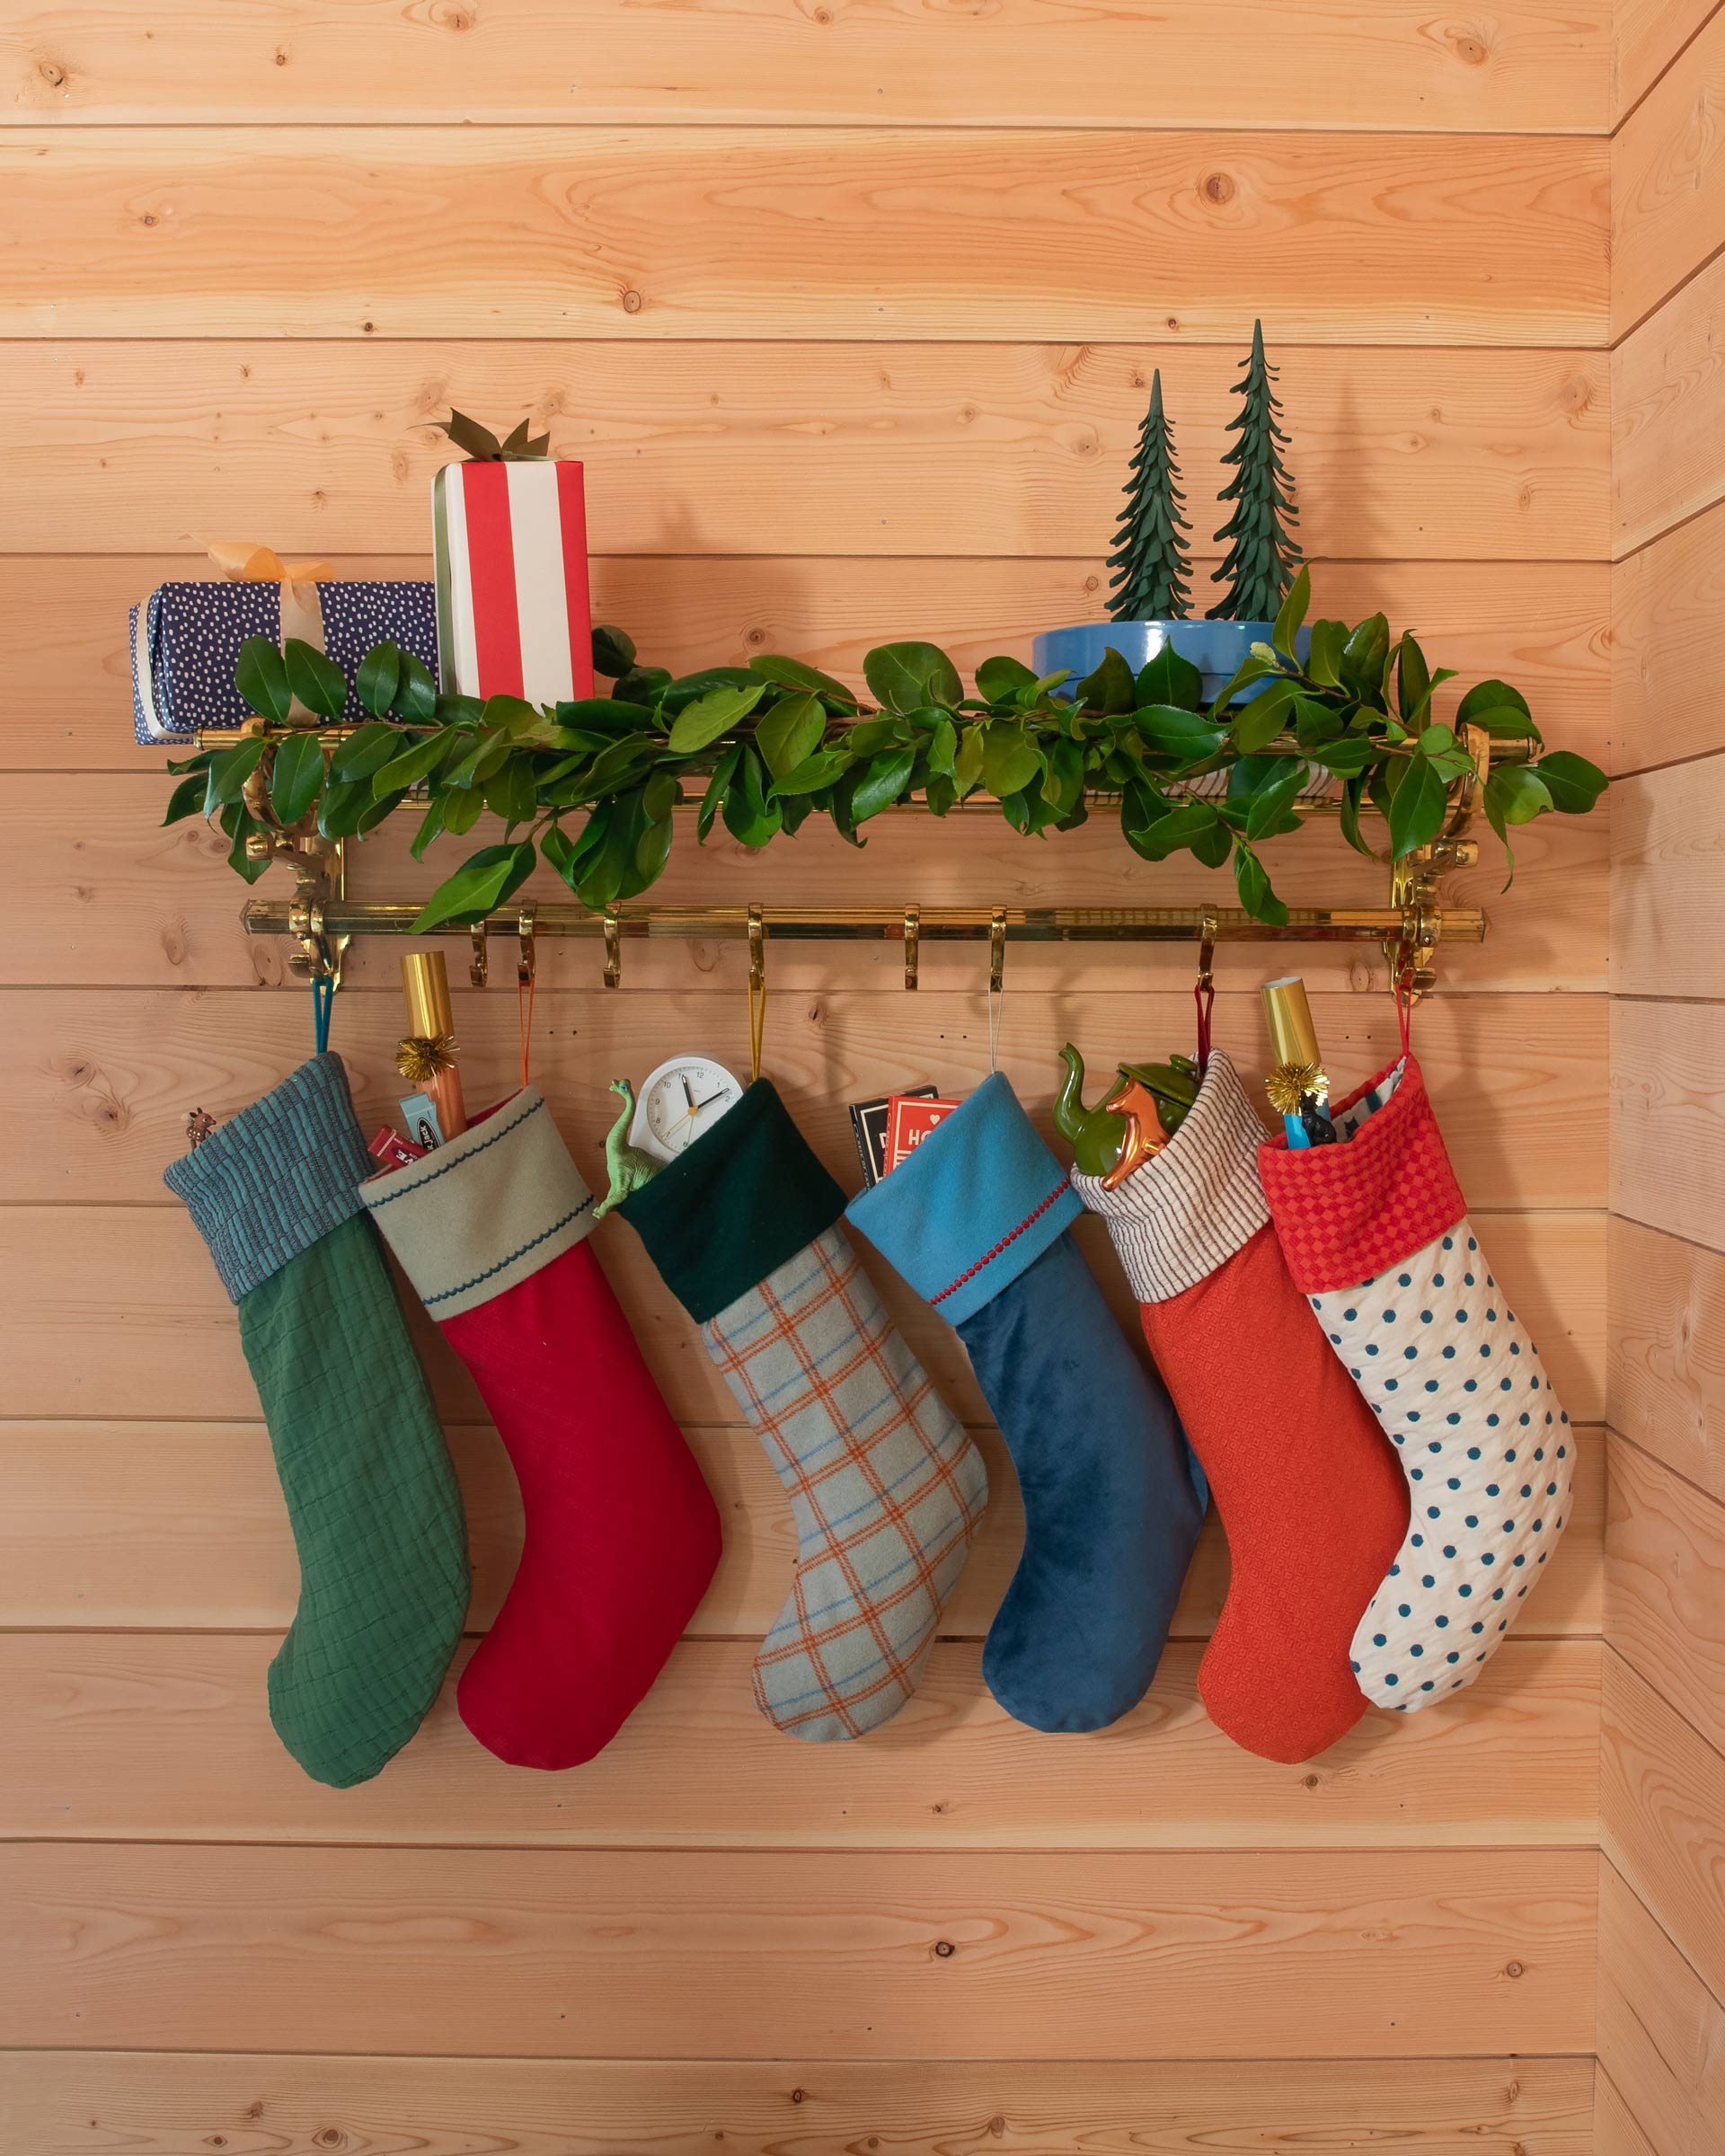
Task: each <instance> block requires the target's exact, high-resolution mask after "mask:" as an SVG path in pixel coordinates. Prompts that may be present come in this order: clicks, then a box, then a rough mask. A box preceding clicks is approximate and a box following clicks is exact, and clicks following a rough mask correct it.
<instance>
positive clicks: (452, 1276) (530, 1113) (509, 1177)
mask: <svg viewBox="0 0 1725 2156" xmlns="http://www.w3.org/2000/svg"><path fill="white" fill-rule="evenodd" d="M360 1196H361V1197H362V1198H363V1200H364V1202H365V1206H366V1210H367V1212H368V1213H369V1214H370V1215H371V1217H372V1219H373V1220H374V1221H376V1224H377V1226H378V1228H379V1230H380V1231H381V1233H382V1234H383V1238H384V1241H385V1242H386V1243H388V1245H389V1247H390V1249H391V1250H393V1251H394V1254H395V1259H396V1262H397V1263H398V1264H399V1265H400V1267H401V1268H402V1270H403V1272H404V1273H405V1274H406V1275H407V1277H408V1278H409V1279H410V1280H411V1282H412V1283H413V1289H414V1293H415V1294H417V1295H418V1296H419V1298H420V1302H421V1303H424V1304H425V1307H426V1308H427V1310H429V1312H430V1313H431V1315H432V1316H433V1317H434V1318H436V1319H438V1321H445V1320H447V1319H449V1318H458V1317H460V1315H461V1314H462V1312H464V1311H468V1310H476V1309H477V1308H478V1307H479V1305H480V1304H481V1303H489V1302H490V1301H491V1298H492V1296H493V1295H500V1294H503V1292H504V1290H505V1289H506V1288H511V1287H514V1286H516V1285H517V1282H519V1281H522V1280H526V1279H527V1278H529V1277H531V1276H532V1275H533V1274H535V1273H536V1272H537V1271H538V1270H539V1268H541V1267H542V1266H546V1265H549V1264H550V1263H551V1261H552V1259H553V1258H559V1257H561V1256H562V1253H563V1252H564V1251H565V1250H572V1249H573V1248H574V1247H575V1245H576V1244H577V1243H578V1242H581V1241H585V1240H586V1238H587V1237H588V1236H589V1235H590V1234H591V1233H593V1193H592V1192H591V1191H590V1190H589V1189H588V1187H587V1184H586V1183H585V1181H584V1180H582V1177H581V1173H580V1171H579V1169H578V1168H577V1167H576V1165H575V1163H574V1162H573V1161H572V1160H571V1159H570V1157H569V1148H568V1146H567V1145H565V1144H564V1143H563V1141H562V1137H561V1135H559V1133H558V1129H557V1126H556V1125H555V1124H554V1123H553V1121H552V1119H551V1110H550V1109H548V1108H547V1107H546V1106H545V1102H544V1095H543V1094H542V1093H540V1092H539V1091H538V1090H537V1089H536V1088H535V1087H534V1086H527V1087H526V1088H525V1089H524V1090H523V1091H520V1092H518V1093H516V1094H514V1095H512V1096H511V1098H510V1099H509V1100H505V1101H504V1102H503V1103H502V1105H501V1106H500V1107H499V1108H496V1109H492V1110H491V1113H490V1114H489V1115H487V1116H483V1117H482V1118H480V1120H479V1121H478V1122H476V1123H470V1124H469V1125H468V1127H467V1128H466V1129H465V1130H464V1131H463V1132H462V1134H461V1135H460V1136H459V1137H458V1138H451V1139H450V1140H449V1142H448V1144H447V1145H439V1146H438V1147H436V1148H435V1149H434V1150H433V1151H432V1152H430V1153H427V1154H426V1156H425V1158H424V1159H423V1160H422V1161H415V1162H412V1163H411V1166H409V1167H406V1168H393V1169H390V1170H388V1171H386V1172H385V1173H384V1174H382V1175H375V1176H373V1177H372V1179H371V1180H370V1181H369V1182H368V1183H367V1185H366V1187H365V1188H364V1190H363V1191H362V1192H361V1193H360Z"/></svg>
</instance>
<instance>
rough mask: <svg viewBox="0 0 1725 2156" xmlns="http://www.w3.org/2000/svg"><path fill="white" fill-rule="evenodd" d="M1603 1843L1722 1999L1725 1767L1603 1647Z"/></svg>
mask: <svg viewBox="0 0 1725 2156" xmlns="http://www.w3.org/2000/svg"><path fill="white" fill-rule="evenodd" d="M1599 1805H1600V1844H1601V1847H1602V1848H1603V1849H1604V1851H1605V1853H1606V1856H1607V1857H1608V1858H1609V1859H1610V1860H1611V1862H1612V1863H1613V1864H1614V1865H1615V1866H1616V1868H1617V1869H1618V1870H1619V1871H1620V1872H1622V1874H1623V1878H1624V1879H1625V1880H1626V1881H1627V1882H1628V1884H1629V1885H1630V1886H1632V1887H1633V1889H1634V1890H1635V1892H1636V1894H1637V1895H1639V1896H1640V1897H1641V1901H1642V1902H1643V1903H1644V1904H1646V1906H1647V1907H1648V1908H1649V1909H1650V1910H1651V1911H1654V1912H1655V1913H1657V1915H1658V1918H1659V1923H1660V1924H1661V1925H1662V1926H1663V1928H1664V1930H1665V1931H1667V1932H1668V1934H1669V1936H1670V1938H1671V1940H1672V1943H1673V1944H1674V1945H1675V1946H1676V1948H1677V1949H1678V1951H1679V1952H1680V1953H1681V1954H1682V1955H1683V1956H1684V1957H1685V1959H1686V1960H1687V1961H1688V1962H1689V1963H1690V1964H1691V1965H1692V1966H1694V1970H1695V1973H1696V1975H1698V1976H1700V1978H1701V1980H1702V1982H1703V1984H1706V1986H1707V1988H1708V1990H1709V1991H1711V1992H1712V1994H1713V1997H1714V1998H1715V1999H1721V1998H1725V1895H1721V1888H1720V1882H1721V1878H1725V1760H1722V1759H1721V1756H1720V1754H1718V1753H1717V1752H1716V1751H1715V1750H1714V1749H1713V1747H1712V1745H1710V1744H1709V1743H1708V1742H1707V1740H1706V1738H1705V1737H1703V1736H1701V1735H1700V1734H1699V1733H1698V1732H1697V1731H1696V1730H1695V1729H1694V1727H1692V1726H1691V1725H1690V1724H1689V1723H1688V1722H1687V1721H1685V1719H1684V1718H1683V1716H1682V1715H1681V1714H1679V1713H1678V1712H1677V1710H1676V1708H1675V1707H1673V1706H1671V1705H1670V1704H1669V1703H1668V1701H1666V1700H1665V1699H1663V1698H1662V1697H1661V1696H1660V1694H1659V1692H1656V1691H1655V1690H1654V1689H1653V1687H1652V1685H1650V1683H1648V1681H1647V1680H1646V1678H1645V1677H1643V1676H1641V1674H1640V1673H1639V1672H1638V1671H1636V1670H1634V1669H1632V1668H1631V1666H1630V1665H1629V1664H1628V1663H1627V1662H1626V1661H1624V1660H1623V1657H1621V1656H1620V1655H1619V1654H1617V1653H1616V1652H1615V1651H1614V1648H1612V1647H1611V1646H1610V1644H1609V1643H1607V1648H1606V1660H1605V1669H1604V1693H1603V1711H1602V1719H1601V1754H1600V1789H1599Z"/></svg>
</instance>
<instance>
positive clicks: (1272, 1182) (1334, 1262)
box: [1258, 1056, 1467, 1295]
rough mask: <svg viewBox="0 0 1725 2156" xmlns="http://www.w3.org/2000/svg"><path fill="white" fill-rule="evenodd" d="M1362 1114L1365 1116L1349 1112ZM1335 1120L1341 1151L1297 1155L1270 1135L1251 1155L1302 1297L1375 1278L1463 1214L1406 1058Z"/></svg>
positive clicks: (1344, 1104) (1425, 1097)
mask: <svg viewBox="0 0 1725 2156" xmlns="http://www.w3.org/2000/svg"><path fill="white" fill-rule="evenodd" d="M1373 1095H1376V1096H1377V1097H1378V1099H1379V1100H1382V1103H1383V1104H1382V1106H1381V1107H1376V1108H1373V1107H1372V1106H1371V1105H1370V1103H1371V1099H1372V1096H1373ZM1361 1108H1364V1109H1366V1113H1365V1115H1364V1117H1363V1119H1362V1118H1357V1117H1355V1116H1354V1115H1352V1114H1351V1113H1350V1112H1349V1111H1350V1110H1354V1109H1361ZM1335 1119H1336V1121H1337V1123H1338V1125H1340V1126H1342V1127H1347V1126H1348V1125H1349V1124H1353V1125H1354V1126H1355V1127H1354V1129H1353V1134H1352V1135H1351V1137H1349V1139H1348V1141H1347V1143H1345V1144H1337V1145H1314V1146H1313V1147H1311V1148H1310V1149H1309V1150H1308V1151H1305V1152H1296V1151H1294V1150H1292V1149H1291V1148H1290V1147H1289V1145H1288V1143H1287V1138H1286V1137H1277V1138H1270V1139H1267V1140H1266V1141H1265V1142H1264V1144H1262V1145H1261V1146H1260V1147H1259V1149H1258V1171H1259V1173H1260V1175H1261V1177H1262V1178H1263V1184H1264V1195H1265V1196H1266V1197H1268V1198H1269V1209H1270V1212H1271V1214H1272V1215H1273V1216H1274V1218H1275V1222H1276V1233H1277V1236H1278V1239H1279V1241H1280V1242H1281V1246H1282V1250H1283V1253H1284V1255H1285V1256H1286V1257H1287V1265H1288V1270H1289V1271H1290V1272H1291V1273H1292V1274H1293V1276H1294V1281H1295V1285H1296V1286H1297V1287H1298V1288H1299V1289H1300V1290H1301V1292H1302V1293H1303V1294H1308V1295H1314V1294H1325V1293H1326V1292H1327V1291H1328V1290H1330V1289H1331V1288H1337V1287H1354V1286H1358V1284H1359V1283H1360V1282H1362V1281H1366V1280H1370V1279H1373V1278H1375V1277H1376V1275H1377V1274H1379V1273H1381V1272H1383V1271H1384V1268H1386V1267H1388V1266H1392V1265H1394V1264H1396V1263H1397V1262H1398V1261H1399V1260H1400V1259H1403V1258H1406V1257H1407V1256H1409V1254H1410V1253H1411V1252H1412V1251H1414V1250H1423V1249H1424V1248H1425V1246H1426V1244H1427V1243H1429V1241H1431V1240H1432V1238H1433V1237H1434V1236H1438V1235H1441V1234H1442V1233H1444V1232H1445V1230H1446V1229H1447V1228H1453V1227H1454V1226H1455V1223H1456V1222H1457V1221H1458V1220H1460V1219H1461V1218H1462V1216H1463V1215H1464V1213H1465V1212H1466V1210H1467V1206H1466V1204H1465V1202H1464V1199H1463V1197H1462V1191H1461V1186H1460V1184H1459V1183H1457V1182H1456V1180H1455V1171H1454V1170H1453V1169H1452V1168H1451V1167H1450V1164H1449V1154H1448V1153H1447V1152H1446V1150H1445V1147H1444V1141H1443V1136H1442V1134H1441V1133H1440V1132H1439V1130H1438V1118H1437V1117H1436V1115H1434V1113H1433V1112H1432V1106H1431V1099H1430V1096H1429V1094H1428V1093H1427V1091H1426V1084H1425V1080H1424V1079H1423V1078H1422V1077H1421V1075H1420V1065H1418V1063H1416V1062H1415V1060H1414V1058H1413V1057H1412V1056H1406V1057H1398V1058H1397V1060H1396V1061H1395V1062H1394V1063H1393V1064H1391V1065H1388V1066H1387V1068H1385V1069H1384V1070H1382V1071H1380V1072H1379V1073H1378V1074H1377V1075H1376V1077H1375V1078H1370V1079H1368V1080H1367V1082H1366V1083H1365V1084H1364V1085H1362V1086H1360V1087H1358V1089H1357V1090H1356V1091H1353V1092H1351V1093H1349V1095H1348V1097H1347V1099H1346V1100H1342V1101H1340V1103H1338V1105H1337V1107H1336V1109H1335Z"/></svg>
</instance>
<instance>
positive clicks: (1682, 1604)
mask: <svg viewBox="0 0 1725 2156" xmlns="http://www.w3.org/2000/svg"><path fill="white" fill-rule="evenodd" d="M1608 1504H1609V1517H1608V1520H1607V1524H1606V1634H1607V1636H1608V1637H1609V1639H1610V1640H1611V1644H1612V1646H1613V1648H1614V1649H1615V1651H1616V1652H1617V1653H1618V1654H1620V1655H1621V1656H1622V1657H1623V1659H1624V1661H1625V1662H1627V1663H1628V1664H1629V1665H1630V1666H1631V1667H1632V1668H1633V1669H1635V1670H1637V1671H1638V1672H1639V1673H1640V1674H1641V1675H1642V1676H1643V1677H1645V1678H1646V1679H1647V1681H1648V1683H1650V1684H1651V1685H1653V1686H1654V1688H1655V1689H1656V1690H1657V1691H1658V1692H1660V1693H1661V1694H1662V1695H1663V1697H1664V1698H1665V1699H1666V1700H1668V1701H1669V1702H1670V1704H1671V1705H1672V1706H1673V1707H1675V1708H1676V1709H1677V1710H1678V1711H1679V1712H1680V1713H1681V1714H1683V1715H1684V1716H1685V1719H1687V1720H1688V1721H1689V1722H1690V1723H1691V1724H1692V1725H1693V1726H1694V1728H1695V1729H1696V1730H1697V1731H1698V1732H1699V1733H1700V1734H1701V1735H1702V1736H1704V1737H1705V1738H1706V1739H1707V1740H1708V1742H1709V1743H1710V1744H1711V1745H1712V1746H1713V1748H1714V1750H1715V1751H1721V1752H1725V1505H1721V1503H1720V1502H1719V1500H1718V1499H1717V1498H1710V1497H1709V1496H1708V1495H1707V1493H1706V1492H1705V1491H1704V1490H1700V1489H1696V1488H1695V1487H1694V1484H1693V1483H1691V1482H1685V1480H1683V1478H1682V1476H1681V1475H1677V1474H1674V1473H1673V1472H1672V1471H1671V1470H1670V1469H1669V1468H1668V1467H1667V1466H1666V1465H1665V1464H1664V1462H1662V1461H1659V1460H1656V1459H1653V1458H1650V1456H1649V1455H1648V1454H1646V1453H1643V1452H1642V1451H1641V1449H1640V1448H1639V1447H1638V1446H1636V1445H1632V1444H1631V1443H1630V1442H1629V1440H1628V1439H1627V1438H1624V1437H1615V1436H1614V1437H1613V1439H1612V1440H1611V1446H1610V1496H1609V1500H1608Z"/></svg>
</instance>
